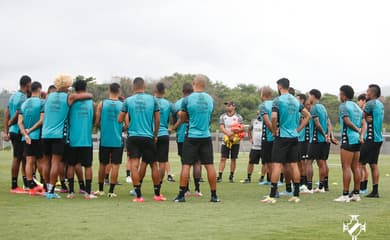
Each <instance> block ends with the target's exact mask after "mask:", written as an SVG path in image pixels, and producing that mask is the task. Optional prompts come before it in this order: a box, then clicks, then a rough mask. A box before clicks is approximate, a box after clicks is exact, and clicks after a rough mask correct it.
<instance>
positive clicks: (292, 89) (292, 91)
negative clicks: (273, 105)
mask: <svg viewBox="0 0 390 240" xmlns="http://www.w3.org/2000/svg"><path fill="white" fill-rule="evenodd" d="M288 93H290V94H291V95H293V96H295V89H294V88H293V87H289V88H288Z"/></svg>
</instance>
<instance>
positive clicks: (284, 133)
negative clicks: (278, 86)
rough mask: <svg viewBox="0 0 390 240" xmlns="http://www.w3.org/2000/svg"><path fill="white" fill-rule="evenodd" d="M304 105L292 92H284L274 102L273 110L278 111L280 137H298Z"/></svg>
mask: <svg viewBox="0 0 390 240" xmlns="http://www.w3.org/2000/svg"><path fill="white" fill-rule="evenodd" d="M302 109H303V105H302V104H299V102H298V100H297V99H296V98H295V97H294V96H293V95H291V94H288V93H287V94H282V95H280V96H279V97H277V98H276V99H275V100H274V101H273V104H272V111H273V112H277V113H278V124H279V135H278V136H279V137H282V138H298V136H299V135H298V132H297V128H298V127H299V120H300V112H301V110H302Z"/></svg>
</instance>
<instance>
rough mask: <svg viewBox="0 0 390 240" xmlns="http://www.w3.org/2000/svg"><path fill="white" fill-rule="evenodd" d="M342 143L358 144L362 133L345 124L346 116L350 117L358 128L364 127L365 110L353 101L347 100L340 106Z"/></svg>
mask: <svg viewBox="0 0 390 240" xmlns="http://www.w3.org/2000/svg"><path fill="white" fill-rule="evenodd" d="M339 115H340V129H341V133H342V135H341V144H358V143H359V137H360V134H359V133H358V132H356V131H354V130H352V129H351V128H349V127H347V126H346V125H345V124H344V117H349V119H350V120H351V122H352V123H353V124H354V125H355V126H356V127H358V128H361V127H362V118H363V112H362V110H361V109H360V107H359V106H358V105H357V104H356V103H354V102H352V101H346V102H343V103H342V104H340V106H339Z"/></svg>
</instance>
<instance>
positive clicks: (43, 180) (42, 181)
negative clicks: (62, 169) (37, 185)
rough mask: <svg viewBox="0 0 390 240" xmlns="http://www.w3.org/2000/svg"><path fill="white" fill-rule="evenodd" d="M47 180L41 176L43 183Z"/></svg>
mask: <svg viewBox="0 0 390 240" xmlns="http://www.w3.org/2000/svg"><path fill="white" fill-rule="evenodd" d="M44 182H45V179H43V177H42V176H41V183H42V184H43V183H44Z"/></svg>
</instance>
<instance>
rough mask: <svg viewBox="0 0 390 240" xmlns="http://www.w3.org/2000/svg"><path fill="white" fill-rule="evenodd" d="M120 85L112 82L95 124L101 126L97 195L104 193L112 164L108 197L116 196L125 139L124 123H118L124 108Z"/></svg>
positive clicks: (97, 110)
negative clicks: (107, 173) (115, 191)
mask: <svg viewBox="0 0 390 240" xmlns="http://www.w3.org/2000/svg"><path fill="white" fill-rule="evenodd" d="M119 94H120V85H119V84H118V83H112V84H110V87H109V96H108V99H105V100H103V101H101V102H100V103H99V105H98V106H97V109H96V118H95V126H96V127H98V128H100V145H99V162H100V164H99V180H98V184H99V191H98V192H97V195H99V196H102V195H104V190H103V186H104V180H105V175H106V168H107V165H108V164H111V176H110V189H109V191H108V197H109V198H114V197H116V196H117V195H116V194H115V193H114V189H115V185H116V183H117V182H118V173H119V167H120V164H121V163H122V155H123V141H122V130H123V124H122V123H118V121H117V117H118V115H119V113H120V111H121V110H122V105H123V103H122V102H121V101H120V100H119Z"/></svg>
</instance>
